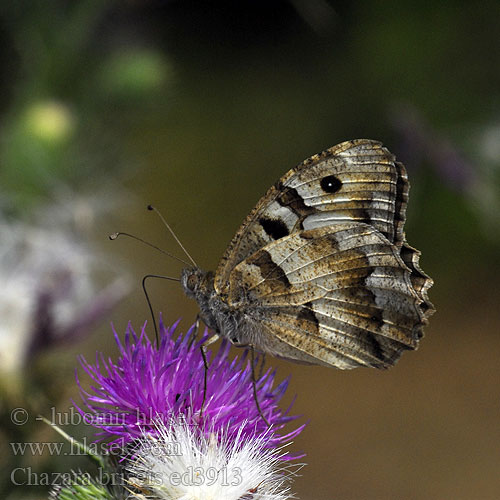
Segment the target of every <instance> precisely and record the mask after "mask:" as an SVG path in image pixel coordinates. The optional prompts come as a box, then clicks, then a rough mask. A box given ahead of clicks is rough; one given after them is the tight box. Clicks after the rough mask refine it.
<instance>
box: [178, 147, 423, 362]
mask: <svg viewBox="0 0 500 500" xmlns="http://www.w3.org/2000/svg"><path fill="white" fill-rule="evenodd" d="M407 200H408V180H407V177H406V172H405V169H404V167H403V165H402V164H400V163H397V162H396V161H395V159H394V157H393V155H392V154H391V153H389V151H387V149H385V148H384V147H383V146H382V145H381V144H380V143H378V142H375V141H369V140H364V139H360V140H355V141H348V142H345V143H342V144H339V145H337V146H335V147H333V148H330V149H329V150H327V151H325V152H323V153H321V154H319V155H315V156H313V157H311V158H309V159H308V160H306V161H304V162H303V163H301V164H300V165H298V166H297V167H295V168H294V169H292V170H290V171H289V172H288V173H287V174H285V175H284V176H283V177H282V178H281V179H280V180H279V181H278V182H277V183H276V184H275V185H274V186H272V187H271V189H270V190H269V191H268V192H267V193H266V195H265V196H264V197H263V198H262V199H261V200H260V201H259V203H258V204H257V206H256V207H255V208H254V209H253V210H252V212H251V213H250V214H249V216H248V217H247V219H246V220H245V221H244V223H243V225H242V226H241V228H240V229H239V230H238V232H237V233H236V235H235V236H234V238H233V240H232V241H231V243H230V244H229V246H228V249H227V250H226V252H225V254H224V256H223V257H222V259H221V262H220V264H219V266H218V268H217V271H216V272H215V273H212V272H205V271H202V270H200V269H185V270H184V271H183V273H182V276H181V283H182V286H183V288H184V291H185V292H186V294H187V295H188V296H190V297H192V298H194V299H195V300H196V301H197V302H198V304H199V306H200V315H201V318H202V319H203V320H204V322H205V323H206V324H207V326H208V327H209V328H211V329H213V330H214V331H215V332H216V333H217V334H219V335H221V336H223V337H226V338H228V339H229V340H230V341H231V342H233V343H235V344H237V345H252V346H253V347H254V348H255V349H256V350H258V351H261V352H265V353H269V354H271V355H275V356H279V357H282V358H285V359H290V360H293V361H299V362H306V363H313V364H323V365H328V366H335V367H337V368H342V369H348V368H354V367H357V366H372V367H376V368H385V367H388V366H391V365H393V364H394V363H395V362H396V361H397V359H398V358H399V356H400V355H401V353H402V352H403V351H404V350H406V349H415V348H416V347H417V345H418V341H419V339H420V338H421V337H422V335H423V333H422V328H423V325H424V324H426V323H427V319H428V317H429V316H430V314H432V312H433V307H432V304H431V303H430V302H429V301H428V299H427V289H428V288H429V287H430V286H431V285H432V280H431V279H430V278H429V277H428V276H427V275H425V273H423V271H422V270H421V269H420V267H419V263H418V260H419V255H420V254H419V252H418V251H417V250H415V249H414V248H412V247H410V246H409V245H408V244H407V243H406V239H405V235H404V232H403V224H404V220H405V211H406V203H407Z"/></svg>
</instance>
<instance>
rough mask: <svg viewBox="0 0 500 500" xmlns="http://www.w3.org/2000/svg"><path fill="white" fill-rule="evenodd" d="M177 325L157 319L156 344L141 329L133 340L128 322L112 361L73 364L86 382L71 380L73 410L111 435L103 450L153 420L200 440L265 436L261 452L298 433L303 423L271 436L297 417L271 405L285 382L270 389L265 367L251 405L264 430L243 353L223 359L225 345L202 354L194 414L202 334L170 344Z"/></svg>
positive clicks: (152, 428)
mask: <svg viewBox="0 0 500 500" xmlns="http://www.w3.org/2000/svg"><path fill="white" fill-rule="evenodd" d="M177 325H178V322H177V323H175V324H174V325H173V326H172V327H170V328H168V327H165V325H164V324H163V322H160V338H161V340H160V345H159V347H157V346H156V344H155V343H152V342H151V341H150V340H149V338H148V336H147V335H146V330H145V326H143V328H142V330H141V333H140V335H137V334H136V333H135V332H134V330H133V329H132V327H131V326H130V325H129V326H128V328H127V331H126V333H125V342H124V343H122V342H121V341H120V340H119V338H118V335H117V334H116V332H114V334H115V339H116V343H117V344H118V347H119V350H120V356H119V359H118V360H117V362H116V363H115V362H113V361H112V360H111V359H110V358H108V359H107V360H105V359H104V357H103V355H102V354H101V355H99V354H98V355H97V356H96V361H95V364H90V363H88V362H87V361H86V360H85V359H84V358H83V357H82V358H81V359H80V363H81V365H82V367H83V369H84V371H85V372H86V373H87V375H89V377H90V378H91V379H92V381H93V383H94V385H92V386H91V388H90V389H89V391H86V390H84V389H83V388H82V386H81V384H80V381H79V379H78V376H77V383H78V385H79V387H80V391H81V396H82V399H83V401H84V404H85V406H86V408H87V409H88V410H89V411H86V410H84V409H83V408H79V407H78V406H77V408H78V411H79V412H80V413H81V414H82V416H84V418H85V419H86V421H87V422H88V423H91V425H93V426H94V427H96V428H98V429H101V432H99V433H98V436H99V437H100V439H105V438H111V441H110V443H109V446H111V447H112V446H113V445H117V444H119V443H122V444H127V443H132V442H133V441H135V440H137V439H140V438H141V437H143V436H144V434H145V433H150V434H152V435H156V434H157V431H158V422H160V423H162V424H165V425H166V426H167V427H168V426H174V425H176V423H179V422H182V423H183V424H187V425H188V426H192V427H193V428H199V429H200V432H201V433H204V434H205V436H206V438H207V439H209V437H210V436H211V435H213V434H214V433H220V434H221V435H222V434H224V435H225V436H227V437H228V438H229V439H230V438H231V436H233V437H236V436H239V437H238V439H239V440H243V441H245V439H253V438H256V437H257V436H261V435H263V434H264V433H265V435H266V436H267V437H266V440H267V443H266V447H267V448H278V447H281V446H283V445H284V444H286V443H288V442H289V441H290V440H292V439H293V438H294V437H295V436H297V435H298V434H299V433H300V432H301V431H302V430H303V428H304V426H305V424H303V425H301V426H299V427H297V428H296V429H294V430H292V431H291V432H289V433H286V434H281V433H280V432H279V431H280V430H281V429H282V428H283V427H284V426H285V424H286V423H288V422H290V421H292V420H295V419H296V418H297V416H289V411H290V409H291V406H290V407H289V408H288V409H287V410H286V411H283V410H281V409H280V408H279V407H278V403H279V401H280V400H281V398H282V397H283V395H284V394H285V391H286V389H287V386H288V379H285V380H284V381H283V382H281V383H280V384H278V385H277V386H276V387H275V388H273V385H274V379H275V372H274V371H273V372H271V371H270V370H267V371H266V372H265V373H264V374H263V375H261V376H260V377H259V378H258V379H257V380H256V391H257V397H258V400H259V405H260V407H261V410H262V413H263V415H264V416H265V417H266V419H267V420H268V421H269V423H270V424H271V428H270V429H268V427H267V425H266V423H265V421H264V420H263V418H262V416H261V415H260V414H259V412H258V409H257V406H256V403H255V400H254V397H253V383H252V367H251V363H250V361H249V360H246V358H247V352H245V354H244V355H243V356H242V357H241V358H239V359H238V357H236V358H234V359H233V360H232V361H230V360H229V359H228V354H229V350H230V344H229V343H228V342H227V341H223V342H222V344H221V347H220V349H219V351H218V352H217V353H216V354H215V355H214V356H212V353H211V352H210V351H209V352H207V360H208V363H209V369H208V372H207V393H206V401H205V404H204V406H203V411H201V410H202V403H203V385H204V374H205V367H204V363H203V359H202V356H201V352H200V346H201V344H202V343H203V341H205V340H206V338H207V337H206V335H205V336H204V337H203V338H202V339H201V340H198V341H196V339H195V337H194V327H191V328H190V330H189V331H188V332H187V334H185V335H179V336H178V337H177V338H176V339H174V332H175V330H176V327H177ZM293 458H297V456H290V455H281V460H290V459H293Z"/></svg>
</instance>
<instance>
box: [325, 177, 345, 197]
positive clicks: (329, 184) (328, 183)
mask: <svg viewBox="0 0 500 500" xmlns="http://www.w3.org/2000/svg"><path fill="white" fill-rule="evenodd" d="M320 186H321V189H322V190H323V191H325V193H336V192H337V191H338V190H339V189H340V188H341V187H342V181H341V180H340V179H339V178H337V177H335V176H334V175H328V176H327V177H323V179H321V182H320Z"/></svg>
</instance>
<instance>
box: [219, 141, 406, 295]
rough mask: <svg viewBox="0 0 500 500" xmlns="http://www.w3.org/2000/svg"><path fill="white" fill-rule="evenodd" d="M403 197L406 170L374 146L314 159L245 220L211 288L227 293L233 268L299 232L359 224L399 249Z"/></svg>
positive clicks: (346, 147)
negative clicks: (345, 224)
mask: <svg viewBox="0 0 500 500" xmlns="http://www.w3.org/2000/svg"><path fill="white" fill-rule="evenodd" d="M407 199H408V180H407V176H406V171H405V169H404V167H403V165H402V164H400V163H397V162H395V159H394V156H393V155H392V154H391V153H390V152H389V151H388V150H387V149H386V148H384V147H383V146H382V144H381V143H379V142H376V141H371V140H366V139H358V140H354V141H348V142H343V143H341V144H339V145H337V146H334V147H332V148H330V149H328V150H326V151H324V152H323V153H320V154H317V155H314V156H312V157H311V158H309V159H307V160H305V161H304V162H302V163H301V164H299V165H298V166H297V167H295V168H293V169H291V170H290V171H289V172H287V173H286V174H285V175H284V176H283V177H282V178H281V179H280V180H279V181H278V182H277V183H276V184H275V185H274V186H272V187H271V188H270V189H269V191H268V192H267V193H266V194H265V196H264V197H263V198H262V199H261V200H260V201H259V202H258V204H257V206H256V207H255V208H254V209H253V210H252V212H251V213H250V214H249V215H248V217H247V218H246V219H245V221H244V222H243V224H242V226H241V227H240V229H239V230H238V232H237V233H236V235H235V236H234V238H233V240H232V241H231V243H230V244H229V246H228V248H227V250H226V252H225V253H224V255H223V257H222V259H221V262H220V264H219V267H218V269H217V272H216V277H215V289H216V291H217V292H218V293H220V294H222V295H224V294H227V292H228V279H229V275H230V273H231V271H232V270H233V269H234V267H236V265H238V264H239V263H240V262H242V261H243V260H244V259H245V258H247V257H249V256H250V255H252V254H253V253H254V252H256V251H257V250H258V249H260V248H262V247H264V246H265V245H267V244H269V243H271V242H273V241H276V240H278V239H280V238H283V237H285V236H287V235H289V234H292V233H294V232H296V231H300V230H304V229H306V230H307V229H314V228H317V227H324V226H329V225H331V224H336V223H339V222H346V221H354V222H360V223H361V222H362V223H367V224H370V225H371V226H373V227H374V228H376V229H377V230H378V231H380V232H381V233H382V234H383V235H384V236H385V237H386V238H387V239H388V240H389V242H390V243H392V244H394V245H396V246H398V247H401V246H402V245H403V242H404V234H403V224H404V221H405V211H406V204H407ZM409 259H410V261H411V260H412V259H413V256H410V257H409Z"/></svg>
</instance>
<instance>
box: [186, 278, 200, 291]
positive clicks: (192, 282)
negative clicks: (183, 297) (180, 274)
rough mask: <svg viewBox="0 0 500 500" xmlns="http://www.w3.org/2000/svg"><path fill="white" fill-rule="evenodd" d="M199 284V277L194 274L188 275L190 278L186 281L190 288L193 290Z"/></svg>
mask: <svg viewBox="0 0 500 500" xmlns="http://www.w3.org/2000/svg"><path fill="white" fill-rule="evenodd" d="M197 284H198V278H197V277H196V276H195V275H194V274H191V276H188V279H187V281H186V286H187V287H188V289H189V290H191V291H192V292H193V291H194V289H195V288H196V285H197Z"/></svg>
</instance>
